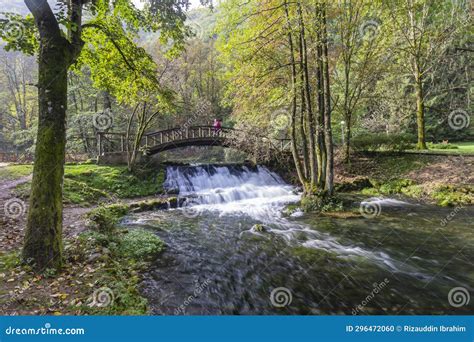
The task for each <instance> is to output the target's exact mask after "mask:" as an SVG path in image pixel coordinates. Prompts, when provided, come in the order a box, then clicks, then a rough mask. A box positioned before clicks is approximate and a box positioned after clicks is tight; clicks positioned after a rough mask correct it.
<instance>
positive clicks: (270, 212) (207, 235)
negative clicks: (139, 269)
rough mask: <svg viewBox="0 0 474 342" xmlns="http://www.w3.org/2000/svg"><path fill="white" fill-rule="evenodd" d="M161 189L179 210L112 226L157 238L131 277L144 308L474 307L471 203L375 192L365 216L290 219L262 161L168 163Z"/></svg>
mask: <svg viewBox="0 0 474 342" xmlns="http://www.w3.org/2000/svg"><path fill="white" fill-rule="evenodd" d="M165 187H166V188H167V189H169V190H170V191H171V190H173V191H176V192H177V191H179V196H180V197H184V198H186V201H185V202H184V204H183V206H182V207H181V208H178V209H170V210H165V211H153V212H144V213H137V214H132V215H129V216H127V217H126V218H125V219H124V220H123V222H122V225H123V226H124V227H127V228H128V229H133V228H135V227H137V228H144V229H147V230H150V231H153V232H154V233H155V234H157V235H158V236H159V237H160V238H161V239H162V240H163V241H164V242H165V243H166V245H167V247H166V249H165V251H164V253H162V254H161V255H160V256H159V257H157V258H156V259H155V260H154V261H153V262H152V264H151V266H150V268H149V269H148V270H147V271H146V272H145V274H144V280H143V282H142V284H141V292H142V294H143V295H144V296H145V297H146V298H147V299H148V301H149V305H150V309H151V313H152V314H155V315H183V314H185V315H234V314H239V315H249V314H250V315H255V314H259V315H261V314H270V315H273V314H287V315H288V314H290V315H291V314H303V315H306V314H354V315H355V314H360V315H364V314H472V313H474V300H470V302H469V301H468V300H467V303H464V302H465V301H466V300H465V299H468V298H466V292H467V297H469V294H471V295H473V294H474V291H473V284H474V268H473V267H472V256H473V255H474V232H473V229H472V228H473V225H472V217H473V216H474V210H473V207H465V208H440V207H436V206H431V205H426V204H419V203H411V202H410V203H409V202H407V201H405V200H403V199H402V200H401V199H399V198H376V199H371V200H368V201H369V203H370V205H371V206H373V207H374V208H376V211H377V213H376V214H378V215H373V217H369V216H367V215H366V217H364V216H361V217H354V218H347V219H341V218H330V217H320V216H316V215H313V214H305V215H302V213H300V212H296V213H294V214H292V215H291V216H290V215H286V214H284V208H285V206H286V205H288V204H290V203H294V202H298V200H299V199H300V195H299V194H298V193H297V192H296V189H295V188H294V187H292V186H290V185H288V184H286V183H285V182H284V181H283V180H282V179H281V178H280V177H279V176H278V175H277V174H275V173H273V172H270V171H269V170H268V169H266V168H265V167H261V166H257V167H250V166H244V165H234V166H231V165H227V166H219V165H195V166H169V167H168V169H167V179H166V182H165ZM363 200H364V199H363V198H356V197H355V198H354V208H359V204H360V202H361V201H363ZM365 201H366V202H367V199H365ZM447 217H448V219H446V218H447ZM443 220H445V221H443ZM459 288H462V289H464V290H462V289H461V290H459ZM453 289H454V290H453ZM460 304H462V305H460Z"/></svg>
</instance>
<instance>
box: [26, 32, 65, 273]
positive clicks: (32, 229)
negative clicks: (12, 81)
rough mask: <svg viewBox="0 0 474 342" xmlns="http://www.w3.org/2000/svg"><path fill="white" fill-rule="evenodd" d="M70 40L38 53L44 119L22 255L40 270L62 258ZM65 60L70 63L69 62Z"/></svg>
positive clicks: (51, 43) (44, 47)
mask: <svg viewBox="0 0 474 342" xmlns="http://www.w3.org/2000/svg"><path fill="white" fill-rule="evenodd" d="M66 43H67V41H66V40H65V39H64V38H63V39H59V37H58V38H57V39H55V40H50V41H48V42H44V43H43V44H42V48H41V52H40V55H39V62H38V63H39V64H38V70H39V80H38V99H39V101H38V104H39V121H38V135H37V140H36V151H35V164H34V169H33V180H32V185H31V195H30V206H29V210H28V223H27V227H26V233H25V244H24V247H23V259H24V260H26V261H28V262H29V263H30V264H32V265H34V266H35V268H36V269H44V268H59V267H60V266H61V262H62V209H63V207H62V183H63V174H64V157H65V145H66V108H67V69H68V66H69V63H68V60H69V58H68V56H65V51H66V50H67V49H66V48H65V46H66ZM64 61H66V62H64Z"/></svg>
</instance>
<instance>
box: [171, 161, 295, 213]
mask: <svg viewBox="0 0 474 342" xmlns="http://www.w3.org/2000/svg"><path fill="white" fill-rule="evenodd" d="M164 186H165V188H166V189H168V190H178V191H179V195H180V196H185V197H187V201H186V202H185V207H186V208H188V207H191V206H192V207H193V208H194V209H193V210H197V211H200V210H210V211H217V212H218V213H219V215H224V214H229V213H245V214H247V215H249V216H252V217H254V218H256V219H260V220H268V219H274V218H275V215H276V216H279V215H280V213H281V209H282V208H283V207H284V205H285V204H288V203H291V202H296V201H298V200H299V198H300V196H299V195H298V194H297V193H296V190H295V188H294V187H292V186H290V185H288V184H286V183H285V182H284V181H283V180H282V179H281V177H280V176H279V175H277V174H276V173H274V172H271V171H269V170H268V169H267V168H265V167H263V166H255V167H250V166H239V165H235V166H215V165H203V166H174V167H168V169H167V177H166V181H165V184H164Z"/></svg>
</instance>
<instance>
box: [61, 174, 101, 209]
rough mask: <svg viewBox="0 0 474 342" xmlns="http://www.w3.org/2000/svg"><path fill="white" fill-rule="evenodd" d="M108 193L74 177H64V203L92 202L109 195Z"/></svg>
mask: <svg viewBox="0 0 474 342" xmlns="http://www.w3.org/2000/svg"><path fill="white" fill-rule="evenodd" d="M108 196H109V195H108V193H107V192H105V191H102V190H98V189H94V188H92V187H90V186H89V185H87V183H85V182H78V181H75V180H73V179H67V178H66V179H64V184H63V201H64V203H74V204H90V203H95V202H97V201H99V199H101V198H106V197H108Z"/></svg>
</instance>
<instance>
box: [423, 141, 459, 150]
mask: <svg viewBox="0 0 474 342" xmlns="http://www.w3.org/2000/svg"><path fill="white" fill-rule="evenodd" d="M427 145H428V148H429V149H436V150H457V149H458V147H457V145H454V144H449V143H446V144H445V143H441V144H435V143H430V142H429V143H427Z"/></svg>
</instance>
